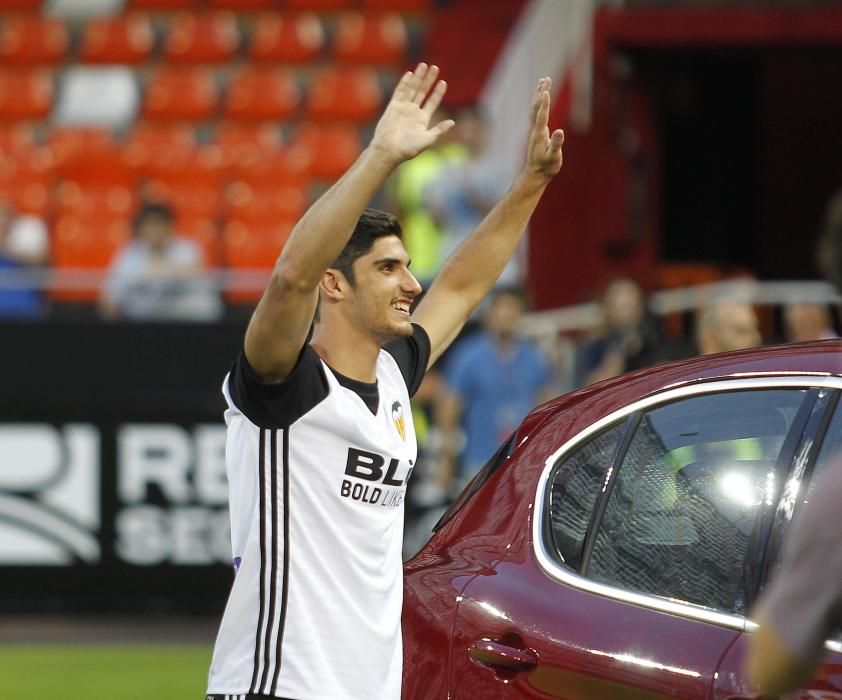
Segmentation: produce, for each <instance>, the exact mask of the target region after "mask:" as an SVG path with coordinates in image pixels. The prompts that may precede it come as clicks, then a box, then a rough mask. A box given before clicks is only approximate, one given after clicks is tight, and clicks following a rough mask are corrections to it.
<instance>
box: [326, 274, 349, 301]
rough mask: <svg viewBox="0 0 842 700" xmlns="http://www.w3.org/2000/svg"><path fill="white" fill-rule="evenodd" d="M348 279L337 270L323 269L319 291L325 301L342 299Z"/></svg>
mask: <svg viewBox="0 0 842 700" xmlns="http://www.w3.org/2000/svg"><path fill="white" fill-rule="evenodd" d="M348 287H349V285H348V280H346V279H345V275H343V274H342V273H341V272H339V270H334V269H333V268H330V269H328V270H325V273H324V274H323V275H322V279H321V281H320V282H319V292H320V293H321V294H322V296H323V298H325V299H326V300H327V301H334V302H335V301H342V300H343V299H345V295H346V291H347V289H348Z"/></svg>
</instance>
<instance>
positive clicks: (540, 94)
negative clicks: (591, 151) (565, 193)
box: [525, 78, 564, 180]
mask: <svg viewBox="0 0 842 700" xmlns="http://www.w3.org/2000/svg"><path fill="white" fill-rule="evenodd" d="M550 87H552V80H550V78H541V79H540V80H539V81H538V89H537V90H536V91H535V99H534V100H533V101H532V110H531V112H530V127H529V141H528V144H529V145H528V146H527V151H526V167H525V169H526V170H527V171H528V172H530V173H533V174H535V175H539V176H541V177H543V178H545V179H546V180H551V179H552V178H553V177H554V176H555V174H556V173H558V171H559V170H561V162H562V153H561V147H562V144H564V132H563V131H562V130H561V129H556V130H555V131H553V133H552V135H551V134H550V129H549V126H548V119H549V115H550Z"/></svg>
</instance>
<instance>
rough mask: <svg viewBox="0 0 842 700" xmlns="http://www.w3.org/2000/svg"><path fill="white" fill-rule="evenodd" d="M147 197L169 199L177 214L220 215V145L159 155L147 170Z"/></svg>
mask: <svg viewBox="0 0 842 700" xmlns="http://www.w3.org/2000/svg"><path fill="white" fill-rule="evenodd" d="M143 174H144V175H145V177H146V178H147V182H146V184H145V185H144V188H143V196H144V198H145V199H152V200H161V201H167V202H169V203H170V204H171V205H172V207H173V209H174V210H175V213H176V215H179V214H185V215H186V214H188V213H190V214H194V215H196V216H200V215H201V216H207V217H214V216H217V214H218V213H219V210H220V208H221V204H222V184H223V179H222V176H223V172H222V157H221V154H220V150H219V148H217V147H216V146H203V147H202V148H198V149H195V150H194V151H191V152H189V153H183V154H181V155H179V156H177V157H172V158H170V159H165V158H156V159H153V160H151V161H149V162H148V163H147V166H146V169H145V171H144V173H143Z"/></svg>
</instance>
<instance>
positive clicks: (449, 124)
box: [430, 119, 456, 139]
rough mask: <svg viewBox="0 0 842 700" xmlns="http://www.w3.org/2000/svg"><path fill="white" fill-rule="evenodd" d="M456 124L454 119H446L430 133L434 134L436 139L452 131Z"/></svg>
mask: <svg viewBox="0 0 842 700" xmlns="http://www.w3.org/2000/svg"><path fill="white" fill-rule="evenodd" d="M455 125H456V122H455V121H453V120H452V119H444V120H442V121H440V122H439V123H438V124H436V125H435V126H434V127H433V128H432V129H430V133H431V134H432V135H433V138H434V139H438V138H439V137H440V136H442V135H443V134H446V133H447V132H448V131H450V130H451V129H452V128H453V127H454V126H455Z"/></svg>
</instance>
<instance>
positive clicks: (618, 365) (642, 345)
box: [579, 278, 664, 386]
mask: <svg viewBox="0 0 842 700" xmlns="http://www.w3.org/2000/svg"><path fill="white" fill-rule="evenodd" d="M600 307H601V314H602V323H601V325H600V328H599V331H598V333H597V335H596V336H595V337H593V338H591V339H590V340H588V341H587V342H586V343H585V344H584V346H583V348H582V351H581V353H580V359H579V366H580V380H579V384H581V385H583V386H584V385H587V384H592V383H594V382H598V381H602V380H603V379H608V378H610V377H616V376H617V375H619V374H623V373H624V372H630V371H632V370H635V369H641V368H642V367H647V366H649V365H651V364H654V363H655V362H658V361H659V360H661V359H664V358H663V357H662V353H663V351H664V350H663V346H664V338H663V334H662V333H661V328H660V325H659V323H658V320H657V319H656V318H655V316H654V315H653V314H652V313H651V312H650V311H649V309H648V308H647V305H646V298H645V296H644V294H643V290H642V289H641V288H640V285H638V284H637V282H634V281H633V280H630V279H627V278H617V279H614V280H612V281H611V282H609V283H608V286H607V287H606V288H605V291H604V292H603V293H602V298H601V299H600Z"/></svg>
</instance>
